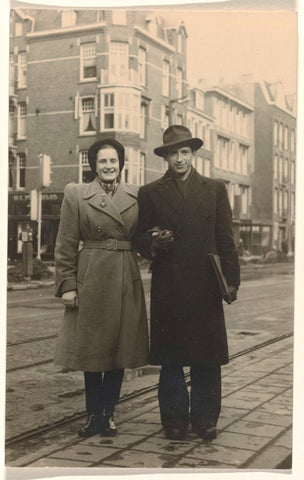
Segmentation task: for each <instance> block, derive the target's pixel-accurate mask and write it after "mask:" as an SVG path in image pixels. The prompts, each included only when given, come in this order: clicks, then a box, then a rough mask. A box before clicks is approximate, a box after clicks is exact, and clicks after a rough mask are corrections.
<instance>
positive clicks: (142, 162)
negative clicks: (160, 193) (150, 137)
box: [139, 152, 146, 185]
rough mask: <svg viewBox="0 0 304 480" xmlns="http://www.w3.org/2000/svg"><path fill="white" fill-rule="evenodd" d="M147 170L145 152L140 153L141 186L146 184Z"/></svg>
mask: <svg viewBox="0 0 304 480" xmlns="http://www.w3.org/2000/svg"><path fill="white" fill-rule="evenodd" d="M145 168H146V154H145V153H144V152H140V163H139V185H144V183H145Z"/></svg>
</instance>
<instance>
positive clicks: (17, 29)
mask: <svg viewBox="0 0 304 480" xmlns="http://www.w3.org/2000/svg"><path fill="white" fill-rule="evenodd" d="M21 36H22V22H16V23H15V37H21Z"/></svg>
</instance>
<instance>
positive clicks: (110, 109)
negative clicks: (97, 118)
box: [100, 88, 141, 133]
mask: <svg viewBox="0 0 304 480" xmlns="http://www.w3.org/2000/svg"><path fill="white" fill-rule="evenodd" d="M140 113H141V112H140V96H139V95H138V94H137V93H134V92H133V90H132V89H126V88H125V89H124V88H121V89H118V88H117V89H115V91H109V92H107V93H103V94H102V96H101V122H100V129H101V131H102V130H111V129H115V130H123V131H133V132H136V133H140V130H139V129H140V124H139V119H140Z"/></svg>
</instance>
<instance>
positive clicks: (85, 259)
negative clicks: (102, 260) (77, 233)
mask: <svg viewBox="0 0 304 480" xmlns="http://www.w3.org/2000/svg"><path fill="white" fill-rule="evenodd" d="M89 260H90V251H88V250H80V252H79V253H78V259H77V282H78V283H83V282H84V280H85V277H86V273H87V270H88V266H89Z"/></svg>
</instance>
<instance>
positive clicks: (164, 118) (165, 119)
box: [161, 105, 169, 130]
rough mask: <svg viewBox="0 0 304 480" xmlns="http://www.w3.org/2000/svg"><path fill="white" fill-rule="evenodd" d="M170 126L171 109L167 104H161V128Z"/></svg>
mask: <svg viewBox="0 0 304 480" xmlns="http://www.w3.org/2000/svg"><path fill="white" fill-rule="evenodd" d="M168 127H169V109H168V107H166V106H165V105H162V106H161V128H163V129H164V130H166V128H168Z"/></svg>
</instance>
